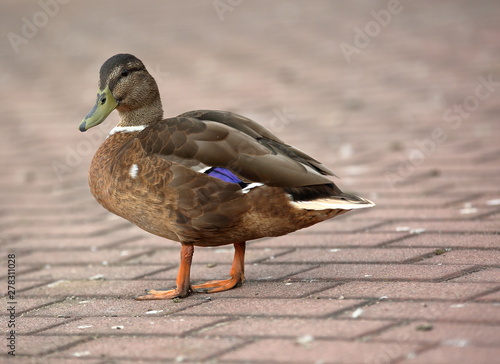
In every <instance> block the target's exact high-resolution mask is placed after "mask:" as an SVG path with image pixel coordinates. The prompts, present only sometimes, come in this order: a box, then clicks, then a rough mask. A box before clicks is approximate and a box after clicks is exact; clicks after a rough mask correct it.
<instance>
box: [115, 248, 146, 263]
mask: <svg viewBox="0 0 500 364" xmlns="http://www.w3.org/2000/svg"><path fill="white" fill-rule="evenodd" d="M155 252H156V251H155V250H154V249H152V250H148V251H145V252H144V251H143V252H139V253H136V254H133V255H127V256H126V257H124V258H123V259H118V260H116V261H114V262H113V263H109V265H110V266H116V265H120V264H123V263H126V262H128V261H130V260H134V259H137V258H140V257H142V256H152V255H154V254H155Z"/></svg>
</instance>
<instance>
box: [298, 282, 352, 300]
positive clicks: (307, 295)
mask: <svg viewBox="0 0 500 364" xmlns="http://www.w3.org/2000/svg"><path fill="white" fill-rule="evenodd" d="M345 284H346V282H338V283H335V284H332V285H328V286H325V287H323V288H318V289H316V290H313V291H310V292H307V293H304V294H302V295H300V296H297V298H314V299H317V298H319V297H312V296H314V295H316V294H318V293H320V292H324V291H327V290H329V289H332V288H336V287H340V286H343V285H345Z"/></svg>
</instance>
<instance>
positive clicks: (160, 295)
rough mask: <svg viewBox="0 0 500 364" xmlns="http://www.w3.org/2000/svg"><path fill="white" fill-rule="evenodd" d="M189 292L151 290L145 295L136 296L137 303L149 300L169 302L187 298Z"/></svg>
mask: <svg viewBox="0 0 500 364" xmlns="http://www.w3.org/2000/svg"><path fill="white" fill-rule="evenodd" d="M188 295H189V292H181V291H180V290H179V289H177V288H176V289H169V290H155V289H150V290H149V291H147V292H146V294H145V295H142V296H136V297H135V299H136V301H147V300H169V299H172V298H177V297H181V298H182V297H186V296H188Z"/></svg>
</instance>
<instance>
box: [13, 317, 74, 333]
mask: <svg viewBox="0 0 500 364" xmlns="http://www.w3.org/2000/svg"><path fill="white" fill-rule="evenodd" d="M82 319H83V317H74V318H69V319H66V320H64V321H63V322H60V323H57V324H53V325H49V326H46V327H43V328H41V329H38V330H33V331H30V332H27V333H25V334H19V336H33V335H37V334H40V333H43V332H44V331H46V330H50V329H53V328H56V327H59V326H63V325H67V324H68V323H70V322H75V321H80V320H82ZM41 336H42V335H41ZM43 336H44V335H43Z"/></svg>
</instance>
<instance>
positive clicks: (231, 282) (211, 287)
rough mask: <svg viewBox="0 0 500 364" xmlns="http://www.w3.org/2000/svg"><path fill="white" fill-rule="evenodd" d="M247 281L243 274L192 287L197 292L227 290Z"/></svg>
mask: <svg viewBox="0 0 500 364" xmlns="http://www.w3.org/2000/svg"><path fill="white" fill-rule="evenodd" d="M244 281H245V277H244V276H243V275H236V276H231V278H229V279H222V280H216V281H210V282H205V283H202V284H197V285H194V286H192V287H191V289H192V290H193V291H195V292H204V293H214V292H222V291H227V290H229V289H231V288H234V287H239V286H241V284H242V283H243V282H244Z"/></svg>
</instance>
